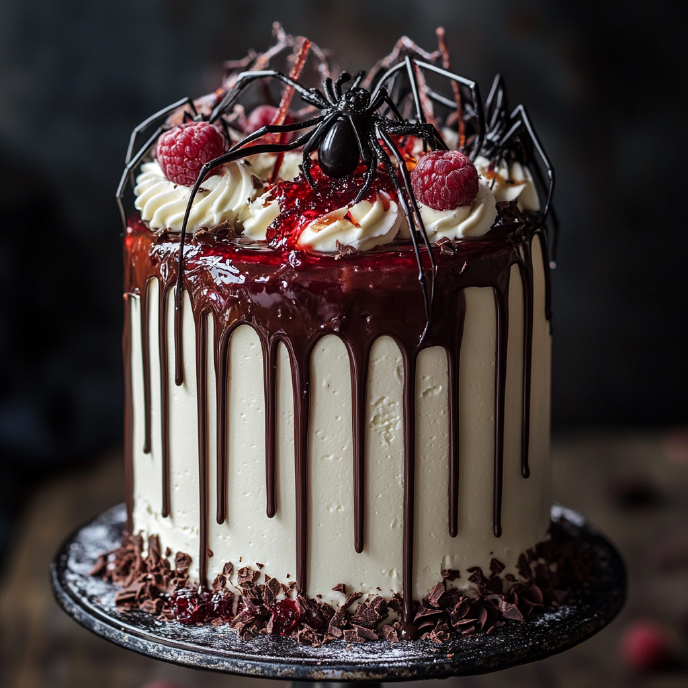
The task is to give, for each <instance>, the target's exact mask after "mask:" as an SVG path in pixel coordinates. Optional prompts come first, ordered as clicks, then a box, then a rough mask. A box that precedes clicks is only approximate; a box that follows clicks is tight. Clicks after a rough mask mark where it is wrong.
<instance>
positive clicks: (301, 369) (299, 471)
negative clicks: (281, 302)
mask: <svg viewBox="0 0 688 688" xmlns="http://www.w3.org/2000/svg"><path fill="white" fill-rule="evenodd" d="M287 349H288V350H289V359H290V361H291V369H292V375H293V378H292V384H293V392H294V459H295V461H294V463H295V468H296V476H295V477H296V588H297V590H298V591H299V593H301V594H305V593H306V590H307V584H308V427H309V423H310V418H309V417H310V405H311V402H310V367H311V351H312V347H310V346H306V343H305V342H303V344H302V345H301V346H294V348H292V347H291V346H290V345H289V344H287Z"/></svg>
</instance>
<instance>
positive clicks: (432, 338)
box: [124, 204, 550, 619]
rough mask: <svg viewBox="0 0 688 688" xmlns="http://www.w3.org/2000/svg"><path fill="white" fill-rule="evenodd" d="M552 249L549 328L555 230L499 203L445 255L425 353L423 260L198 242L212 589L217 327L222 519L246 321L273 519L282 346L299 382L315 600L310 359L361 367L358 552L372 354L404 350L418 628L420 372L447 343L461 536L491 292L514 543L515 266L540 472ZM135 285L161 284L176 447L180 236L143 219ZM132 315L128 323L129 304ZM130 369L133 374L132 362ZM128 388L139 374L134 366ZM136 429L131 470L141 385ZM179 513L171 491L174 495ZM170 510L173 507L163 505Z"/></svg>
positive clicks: (300, 490)
mask: <svg viewBox="0 0 688 688" xmlns="http://www.w3.org/2000/svg"><path fill="white" fill-rule="evenodd" d="M536 235H537V236H539V237H540V240H541V243H542V253H543V267H544V270H545V290H546V294H545V311H546V312H545V315H546V317H547V318H548V319H549V318H550V306H549V304H550V296H549V290H550V282H549V261H548V257H547V240H546V234H545V230H544V228H543V227H542V226H541V225H539V224H536V223H535V222H534V221H533V218H532V217H530V216H526V217H524V216H522V215H520V214H519V213H518V211H517V209H516V208H515V204H500V216H499V219H498V222H497V225H496V226H495V228H494V229H493V230H492V231H491V232H490V234H489V235H488V236H487V237H484V238H481V239H479V240H471V241H465V242H460V244H455V245H454V247H453V248H452V249H451V250H450V251H440V250H439V249H435V250H436V254H435V258H436V261H437V265H438V270H437V278H436V287H435V308H436V309H437V310H436V312H437V313H438V314H442V315H443V317H437V318H434V319H433V326H432V328H431V329H430V330H429V331H428V332H427V334H426V338H425V340H424V341H423V343H422V345H421V336H422V334H423V332H424V330H425V326H426V319H425V311H424V308H423V302H422V297H421V295H420V294H419V291H418V289H417V287H416V285H415V283H414V277H415V274H416V272H417V263H416V261H415V258H414V254H413V251H412V250H411V248H410V247H408V246H398V247H395V249H394V250H389V249H386V250H385V249H380V250H373V251H369V252H366V253H364V254H358V255H356V256H355V257H352V258H351V259H347V258H344V259H343V260H337V259H336V258H335V257H333V256H324V255H314V254H308V253H305V252H300V251H298V250H294V249H293V248H291V247H288V246H287V247H286V248H284V249H274V250H267V249H257V248H255V247H245V246H242V245H241V244H238V243H236V242H232V241H231V240H217V241H215V242H213V243H198V242H196V241H192V242H191V243H190V244H189V245H187V249H186V258H185V273H184V277H183V283H182V286H183V288H184V289H185V290H186V291H187V293H188V294H189V298H190V301H191V307H192V311H193V314H194V320H195V327H196V342H197V350H196V371H197V373H196V374H197V396H198V424H199V430H198V438H199V446H198V452H199V479H200V500H201V529H200V530H201V536H200V540H201V542H200V548H199V553H200V558H199V568H200V570H201V582H202V583H203V584H205V583H206V582H207V581H206V578H207V552H208V518H209V516H208V471H209V457H208V447H209V444H208V406H207V405H208V399H207V375H208V372H207V345H208V341H207V338H208V333H207V317H208V315H212V317H213V322H214V329H215V336H214V342H213V347H214V360H215V375H216V395H217V396H216V402H217V408H218V423H217V426H218V427H217V438H216V440H217V452H218V467H217V480H218V491H217V499H218V507H217V520H218V522H219V523H222V522H224V521H225V520H226V518H227V498H228V480H229V476H228V463H227V462H228V431H229V428H228V425H227V424H228V413H227V410H228V386H229V370H228V354H229V347H230V337H231V333H232V332H233V331H234V329H235V328H236V327H238V326H239V325H242V324H247V325H249V326H251V327H253V328H254V329H255V331H256V332H257V334H258V336H259V338H260V341H261V346H262V350H263V371H264V395H265V462H266V463H265V474H266V477H265V480H266V492H267V500H266V501H267V504H266V512H267V515H268V517H272V516H274V515H275V513H276V512H277V507H278V504H277V498H276V488H275V485H276V477H275V474H276V424H277V417H276V415H277V414H276V396H277V355H278V345H279V342H283V343H284V344H285V346H286V348H287V351H288V354H289V360H290V366H291V372H292V384H293V398H294V433H295V437H294V439H295V479H296V549H297V552H296V578H297V587H298V590H299V591H300V592H302V593H306V591H307V568H308V474H309V469H308V435H309V432H308V431H309V416H310V382H309V378H310V365H311V363H310V359H311V352H312V350H313V347H314V345H315V344H316V342H317V341H318V339H319V338H321V337H323V336H325V335H327V334H335V335H336V336H338V337H339V338H340V339H341V340H342V341H343V342H344V344H345V346H346V347H347V349H348V351H349V356H350V361H351V383H352V405H353V418H352V436H353V454H354V524H355V525H354V549H355V551H357V552H361V551H362V550H363V548H364V546H365V538H364V534H365V443H366V432H365V430H366V402H367V399H366V385H367V378H368V360H369V352H370V347H371V346H372V344H373V342H374V341H375V340H376V339H377V338H378V337H380V336H383V335H388V336H390V337H392V338H393V339H394V341H395V342H396V343H397V345H398V346H399V349H400V350H401V354H402V357H403V360H404V370H405V374H404V400H403V403H404V428H405V429H404V522H403V548H404V551H403V594H404V606H405V608H404V616H405V618H406V619H411V618H412V611H413V560H414V552H413V550H414V516H415V514H414V499H415V496H414V484H415V463H416V458H415V366H416V356H417V354H418V352H419V351H420V350H421V348H425V347H431V346H441V347H443V348H444V349H445V351H446V352H447V360H448V374H449V419H450V421H449V447H450V457H449V475H448V483H449V485H448V495H447V499H448V521H449V523H448V528H449V533H450V534H451V535H452V536H456V534H457V532H458V509H459V499H458V488H459V466H460V456H459V423H458V418H459V368H460V358H461V343H462V339H463V328H464V318H465V312H466V301H465V297H464V289H466V288H468V287H489V288H492V289H493V291H494V299H495V309H496V322H497V328H496V330H497V334H496V366H495V402H494V406H495V408H494V413H495V426H494V495H493V533H494V535H495V536H497V537H499V535H500V534H501V502H502V481H503V475H502V474H503V457H504V411H505V389H506V364H507V346H508V294H509V291H508V289H509V279H510V276H511V275H510V273H511V267H512V266H513V265H517V266H518V267H519V271H520V276H521V280H522V282H523V298H524V335H523V336H524V351H523V387H524V389H523V411H522V428H523V432H522V442H521V452H522V457H521V466H522V472H523V474H524V476H525V475H526V473H527V470H528V443H529V439H528V431H529V425H530V422H529V420H530V413H529V406H530V378H531V373H532V365H531V361H530V359H531V356H532V327H533V296H534V295H533V267H532V251H531V243H532V241H533V238H534V237H535V236H536ZM125 245H126V249H127V252H128V255H127V258H126V260H127V270H126V272H127V276H126V280H127V281H126V288H127V291H128V292H129V297H130V295H131V294H137V293H141V290H142V289H143V288H144V287H145V285H147V282H148V280H149V279H150V278H151V277H157V278H158V279H159V280H160V285H161V286H160V298H161V306H160V319H159V327H160V358H161V362H162V378H163V381H162V389H161V392H162V396H163V413H162V416H163V428H164V430H163V447H165V446H166V443H167V442H168V440H167V439H166V438H167V435H168V434H169V427H168V425H169V415H168V414H169V411H168V410H167V397H168V394H169V391H168V390H167V383H166V374H165V373H166V371H167V349H166V342H167V329H166V328H167V320H166V313H167V307H166V304H167V294H168V292H169V290H170V289H171V288H172V287H173V285H174V283H175V281H176V278H177V275H176V261H177V259H178V254H179V238H178V237H176V236H174V235H171V234H169V235H167V236H165V237H162V238H160V237H159V238H157V239H156V238H155V237H154V235H153V234H152V233H151V232H150V231H149V230H148V228H147V227H146V226H145V225H143V224H142V223H141V222H138V221H132V223H131V224H130V227H129V229H128V233H127V238H126V242H125ZM129 297H127V300H125V303H126V304H127V310H126V312H127V318H129V312H130V311H129V310H128V307H129V303H128V298H129ZM175 300H176V301H178V303H177V304H176V307H175V317H174V344H175V382H176V384H178V385H180V384H183V380H184V375H183V372H184V371H183V332H182V330H183V311H182V307H181V304H182V303H183V300H182V299H179V300H177V299H175ZM128 323H129V320H128V319H127V321H126V323H125V342H124V344H125V352H124V353H125V359H129V358H130V357H131V344H130V342H129V344H127V341H128V339H127V338H128V337H130V329H128V328H130V325H129V324H128ZM128 365H129V364H128ZM127 376H128V384H129V385H130V384H131V379H130V378H131V369H130V368H127ZM126 403H127V409H128V411H127V414H128V415H127V417H126V419H125V421H126V422H125V430H126V433H127V434H126V442H127V452H129V453H128V455H127V462H128V465H129V466H130V468H129V469H128V470H129V471H130V472H131V470H132V469H131V462H132V456H131V451H132V447H131V438H132V425H133V416H132V415H131V414H132V411H131V408H132V398H131V388H130V387H129V388H128V391H127V402H126ZM165 456H167V458H166V459H165V458H164V460H163V473H164V474H165V475H164V478H163V480H164V487H163V489H164V493H165V494H167V493H168V492H169V465H168V464H169V448H168V449H167V450H165V449H163V457H165ZM127 480H128V482H127V503H128V509H129V512H131V507H132V501H133V482H132V479H131V477H128V478H127ZM166 499H167V513H169V494H168V495H167V498H166ZM163 502H164V503H165V499H164V500H163Z"/></svg>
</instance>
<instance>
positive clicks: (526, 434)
mask: <svg viewBox="0 0 688 688" xmlns="http://www.w3.org/2000/svg"><path fill="white" fill-rule="evenodd" d="M523 257H524V259H523V260H522V261H520V262H519V264H518V268H519V272H520V273H521V282H522V284H523V400H522V404H523V411H522V413H521V475H522V476H523V477H524V478H529V477H530V467H529V465H528V452H529V450H530V387H531V370H532V367H533V366H532V362H533V257H532V248H531V245H530V244H529V243H527V242H526V243H524V244H523Z"/></svg>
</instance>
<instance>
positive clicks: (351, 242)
mask: <svg viewBox="0 0 688 688" xmlns="http://www.w3.org/2000/svg"><path fill="white" fill-rule="evenodd" d="M400 225H401V213H400V212H399V207H398V205H397V204H396V203H395V202H394V201H393V200H392V199H391V198H390V197H389V196H388V195H387V194H386V193H384V192H380V193H378V194H377V196H376V197H375V200H374V201H372V202H371V201H360V202H358V203H356V204H355V205H353V206H351V207H349V206H346V207H344V208H338V209H337V210H333V211H332V212H331V213H327V214H326V215H323V216H322V217H319V218H318V219H317V220H314V221H313V222H311V223H310V224H309V225H307V226H306V228H305V229H304V230H303V232H302V233H301V236H300V237H299V241H298V243H299V245H300V246H307V247H309V248H312V249H315V250H316V251H321V252H323V253H336V252H337V242H339V243H340V244H343V245H345V246H353V247H354V248H355V249H357V250H359V251H368V250H370V249H371V248H375V246H380V245H381V244H388V243H389V242H390V241H392V240H393V239H394V238H395V237H396V235H397V233H398V232H399V226H400Z"/></svg>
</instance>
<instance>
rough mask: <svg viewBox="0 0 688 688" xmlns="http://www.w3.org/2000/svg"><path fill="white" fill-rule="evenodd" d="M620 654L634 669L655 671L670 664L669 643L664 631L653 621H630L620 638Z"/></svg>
mask: <svg viewBox="0 0 688 688" xmlns="http://www.w3.org/2000/svg"><path fill="white" fill-rule="evenodd" d="M621 656H622V658H623V660H624V662H625V664H626V665H627V666H628V667H629V668H631V669H634V670H635V671H656V670H658V669H663V668H665V667H667V666H669V665H670V664H671V660H672V651H671V644H670V642H669V639H668V637H667V634H666V631H665V630H664V628H662V627H661V626H660V625H659V624H656V623H654V622H653V621H636V622H635V623H632V624H631V625H630V626H628V628H626V630H625V631H624V634H623V636H622V638H621Z"/></svg>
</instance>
